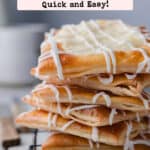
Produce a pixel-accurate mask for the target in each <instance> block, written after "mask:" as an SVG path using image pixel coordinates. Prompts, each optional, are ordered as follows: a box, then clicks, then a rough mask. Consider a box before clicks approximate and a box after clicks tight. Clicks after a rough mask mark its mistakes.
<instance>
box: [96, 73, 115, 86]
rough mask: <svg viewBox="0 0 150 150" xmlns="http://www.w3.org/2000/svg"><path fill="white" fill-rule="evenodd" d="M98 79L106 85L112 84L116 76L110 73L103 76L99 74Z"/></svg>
mask: <svg viewBox="0 0 150 150" xmlns="http://www.w3.org/2000/svg"><path fill="white" fill-rule="evenodd" d="M97 78H98V80H99V81H100V82H101V83H103V84H104V85H107V84H110V83H112V82H113V79H114V76H113V75H109V77H107V78H106V77H101V76H100V75H99V76H97Z"/></svg>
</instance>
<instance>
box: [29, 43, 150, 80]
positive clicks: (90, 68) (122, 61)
mask: <svg viewBox="0 0 150 150" xmlns="http://www.w3.org/2000/svg"><path fill="white" fill-rule="evenodd" d="M143 49H144V50H145V51H146V52H147V53H148V55H149V56H150V48H149V47H146V46H145V47H143ZM114 54H115V57H116V62H117V65H116V66H117V67H116V68H117V70H116V73H117V74H121V73H125V72H127V73H136V71H137V67H138V64H139V63H141V62H142V61H143V60H144V58H143V55H142V54H141V52H139V51H138V50H137V51H132V50H131V51H130V50H126V51H115V52H114ZM59 57H60V60H61V64H62V67H63V74H64V77H65V78H75V77H81V76H84V75H88V74H99V73H107V70H106V63H105V56H104V55H103V54H90V55H71V54H60V55H59ZM111 65H112V64H111ZM37 67H38V73H39V77H40V76H48V77H50V78H55V77H57V69H56V65H55V63H54V60H53V58H52V57H51V58H48V59H46V60H43V61H42V62H41V63H39V64H38V66H37ZM110 73H113V72H112V71H111V72H110ZM141 73H147V72H146V69H143V71H142V72H141ZM31 74H32V75H34V76H36V68H33V69H32V70H31Z"/></svg>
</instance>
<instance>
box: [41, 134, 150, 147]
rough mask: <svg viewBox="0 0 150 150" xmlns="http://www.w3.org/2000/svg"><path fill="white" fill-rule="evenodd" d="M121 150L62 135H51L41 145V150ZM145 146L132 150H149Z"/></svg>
mask: <svg viewBox="0 0 150 150" xmlns="http://www.w3.org/2000/svg"><path fill="white" fill-rule="evenodd" d="M62 148H63V149H64V150H70V149H71V150H91V149H93V150H98V149H99V150H123V147H121V146H110V145H104V144H101V143H95V142H93V141H91V140H90V141H89V140H87V139H85V138H81V137H77V136H73V135H69V134H64V133H57V132H54V133H52V134H51V135H50V136H49V137H48V138H47V140H46V141H45V142H44V143H43V144H42V150H50V149H54V150H60V149H62ZM149 148H150V147H149V146H146V145H134V150H149Z"/></svg>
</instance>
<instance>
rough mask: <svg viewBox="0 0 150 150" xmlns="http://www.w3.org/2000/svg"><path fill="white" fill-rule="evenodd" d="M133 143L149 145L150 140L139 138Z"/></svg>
mask: <svg viewBox="0 0 150 150" xmlns="http://www.w3.org/2000/svg"><path fill="white" fill-rule="evenodd" d="M132 143H133V144H144V145H147V146H150V140H141V139H137V140H134V141H132Z"/></svg>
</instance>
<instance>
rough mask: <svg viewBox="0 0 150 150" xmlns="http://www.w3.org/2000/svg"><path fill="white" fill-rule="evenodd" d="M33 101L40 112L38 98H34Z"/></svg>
mask: <svg viewBox="0 0 150 150" xmlns="http://www.w3.org/2000/svg"><path fill="white" fill-rule="evenodd" d="M35 101H36V107H37V109H38V110H40V104H39V101H40V100H39V98H38V97H36V98H35Z"/></svg>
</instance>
